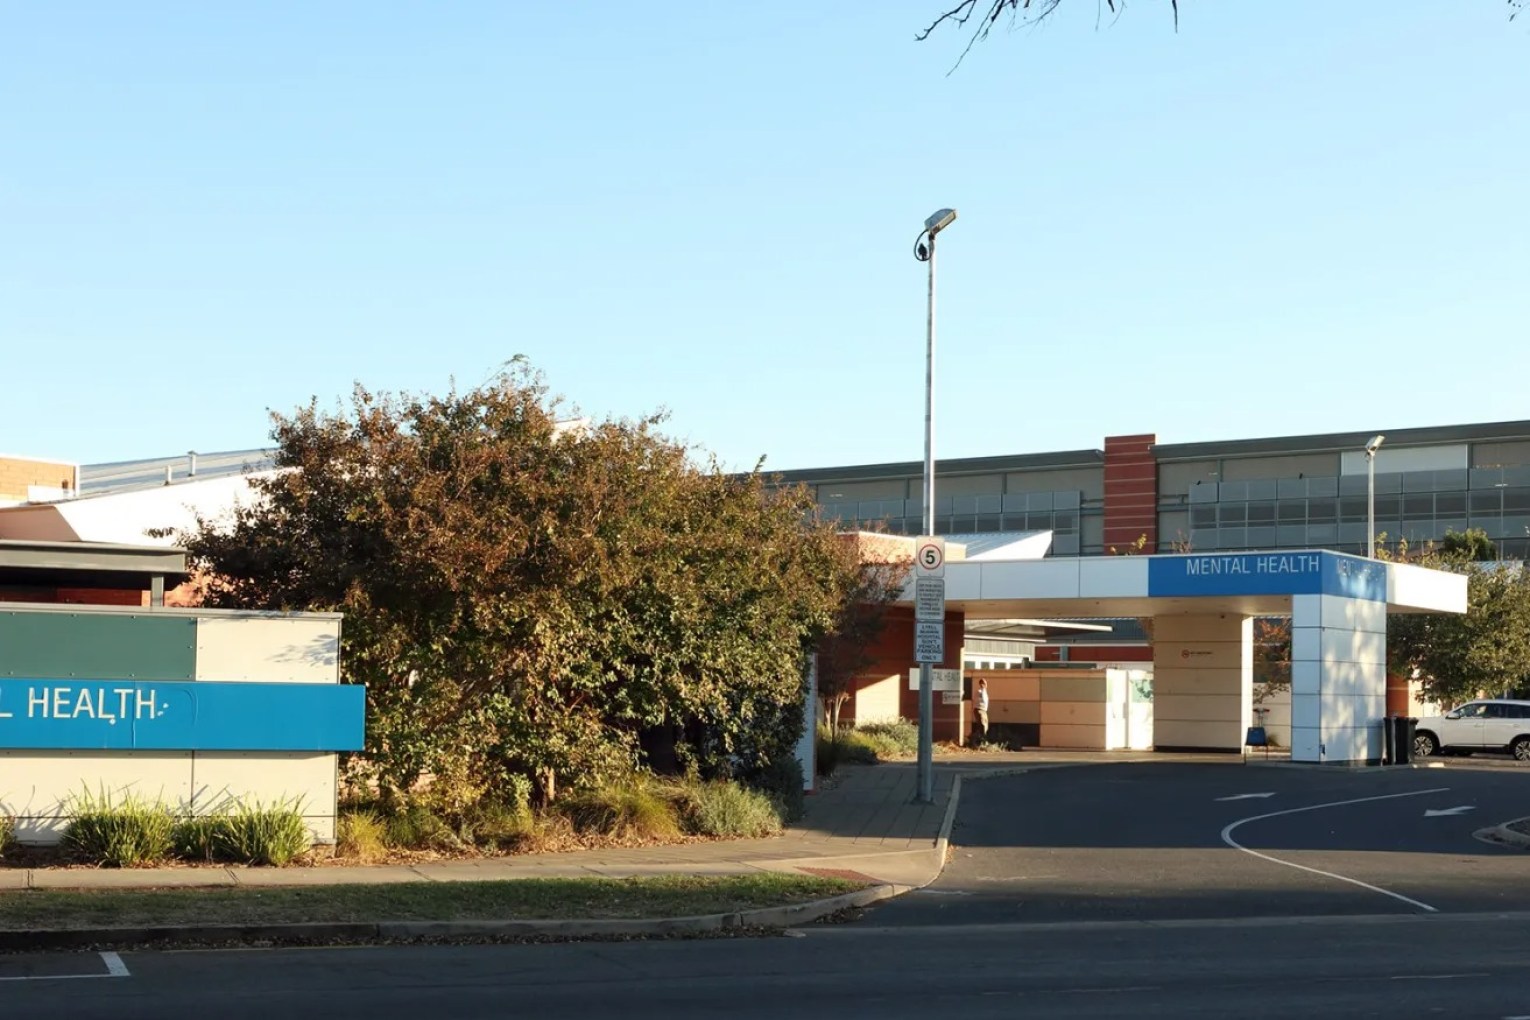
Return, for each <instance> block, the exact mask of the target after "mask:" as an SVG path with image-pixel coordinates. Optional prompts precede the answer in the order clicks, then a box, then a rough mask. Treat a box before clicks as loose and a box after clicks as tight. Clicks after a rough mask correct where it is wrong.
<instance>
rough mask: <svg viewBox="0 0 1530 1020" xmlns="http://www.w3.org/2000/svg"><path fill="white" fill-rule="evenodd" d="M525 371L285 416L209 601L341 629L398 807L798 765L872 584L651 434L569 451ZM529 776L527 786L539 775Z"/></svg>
mask: <svg viewBox="0 0 1530 1020" xmlns="http://www.w3.org/2000/svg"><path fill="white" fill-rule="evenodd" d="M558 408H559V405H558V402H557V401H556V400H555V399H552V398H550V397H549V396H548V393H547V390H546V388H545V386H544V385H543V383H542V381H541V379H540V377H539V376H537V375H536V374H535V373H533V372H532V371H530V370H529V369H528V368H526V367H525V365H524V363H522V362H519V361H517V362H514V363H512V367H511V368H510V370H509V371H507V372H506V373H505V374H503V375H501V376H500V377H499V378H498V379H497V380H495V381H494V382H492V383H489V384H486V385H484V386H481V387H479V388H477V389H474V390H471V391H469V392H467V393H457V392H452V393H449V394H448V395H446V396H414V395H379V394H373V393H371V392H368V391H367V390H365V389H363V388H360V387H358V388H357V389H356V390H355V393H354V395H353V398H352V401H351V405H350V407H349V408H348V409H344V410H337V411H336V412H333V413H329V412H322V411H320V410H319V409H318V407H317V406H316V405H310V406H308V407H306V408H303V409H301V410H299V411H297V412H296V413H295V414H293V415H291V416H282V415H276V416H274V423H275V424H274V429H273V438H274V439H275V440H276V447H277V452H276V457H275V460H276V466H277V467H278V468H280V469H281V470H280V471H279V472H278V473H277V474H275V475H274V476H273V477H271V478H269V479H265V480H256V481H255V482H253V483H252V484H253V485H254V488H255V490H256V492H257V494H258V499H257V501H256V502H255V503H254V505H251V506H246V507H242V508H240V509H238V510H237V511H236V512H235V513H234V514H233V516H232V518H231V519H228V520H222V521H200V522H198V527H197V529H196V531H195V533H194V534H191V535H189V536H187V537H186V544H187V546H188V548H189V551H190V552H191V554H192V557H193V558H194V560H195V561H196V562H197V563H199V564H200V565H201V566H202V567H203V568H205V570H206V573H207V577H208V579H209V580H208V592H207V602H208V604H210V605H214V606H224V607H237V608H261V609H288V610H335V611H340V612H343V613H345V623H344V628H343V634H344V637H343V646H342V652H343V658H342V663H343V667H344V671H345V679H346V680H347V681H348V682H352V683H364V684H366V685H367V688H368V727H367V731H368V732H367V751H368V753H367V754H366V755H365V756H364V757H363V758H362V759H361V760H360V761H359V762H358V764H359V765H360V766H361V767H362V768H363V769H365V770H366V772H367V773H368V774H369V775H370V778H372V779H374V780H375V781H376V782H377V783H378V786H379V788H380V789H381V790H382V791H383V793H384V795H385V796H387V795H393V796H396V795H398V794H399V793H400V792H402V791H405V790H408V789H410V788H411V787H412V786H413V785H414V784H415V783H416V782H417V781H418V780H419V779H420V778H421V776H423V775H425V774H427V773H428V774H430V775H432V776H434V777H436V780H437V782H438V783H440V782H449V783H451V784H454V785H455V786H457V787H459V788H460V797H461V799H462V800H464V801H471V800H472V799H475V798H476V797H478V796H481V795H482V794H483V793H484V792H485V791H489V790H494V789H503V788H507V787H509V786H510V785H511V784H513V783H515V782H517V780H516V778H515V777H527V778H530V779H531V780H532V781H533V782H534V783H535V785H536V789H537V791H538V792H539V794H540V796H541V798H542V799H543V800H544V801H545V800H551V799H552V798H553V797H555V796H556V795H557V793H558V791H559V789H560V787H562V786H564V785H567V784H569V783H573V784H576V785H579V784H587V783H596V782H600V781H602V780H604V779H608V778H611V777H614V776H617V775H619V774H621V773H623V772H625V771H627V770H630V769H632V768H633V767H635V766H638V765H642V764H645V763H648V762H649V761H651V760H653V756H654V755H655V754H657V753H658V751H659V750H661V749H663V748H666V747H667V748H669V749H670V751H671V752H672V753H671V757H672V758H674V759H676V761H675V764H677V765H679V766H687V767H694V768H695V769H697V770H698V771H700V772H701V773H703V774H705V775H717V774H721V773H724V772H729V771H736V772H742V773H745V774H758V773H759V772H761V771H768V769H769V768H770V766H771V765H772V764H773V763H774V762H775V761H777V760H779V759H782V758H783V757H787V756H790V755H791V754H792V753H793V748H794V745H795V742H796V740H797V737H798V736H799V734H800V733H801V731H802V726H803V723H804V720H803V705H802V698H803V689H804V687H803V684H804V677H803V672H802V669H803V664H804V662H805V661H806V655H807V653H808V651H809V650H810V649H812V648H813V647H814V646H815V645H816V644H817V642H818V641H819V639H820V638H821V637H822V636H823V635H825V634H826V633H828V632H830V631H831V630H832V629H833V628H834V627H835V626H836V623H837V621H839V620H840V619H841V618H842V616H843V614H844V611H845V606H846V603H847V601H848V600H849V599H851V598H852V597H853V596H854V595H855V594H857V593H858V592H859V591H860V590H861V588H860V586H861V584H862V579H861V577H860V574H859V572H858V570H857V569H856V564H855V563H854V562H853V560H852V559H850V558H848V557H847V556H846V554H845V550H844V543H843V542H842V541H841V540H840V539H839V537H838V536H836V535H835V533H834V531H833V528H832V527H831V526H830V525H828V524H825V523H823V522H821V521H819V520H818V518H817V517H816V514H815V512H814V507H813V500H812V499H811V497H810V496H809V495H808V494H807V493H806V492H805V491H804V490H802V489H801V488H777V487H775V486H772V485H771V484H769V483H768V481H767V480H766V479H765V478H763V477H762V476H761V475H760V474H759V473H758V471H756V472H755V473H752V474H749V475H745V476H733V475H727V474H724V473H722V472H721V471H719V470H718V469H717V466H716V465H715V463H714V464H710V465H709V466H708V467H707V468H705V469H702V468H698V467H696V466H694V465H693V463H692V462H691V458H690V454H691V451H689V450H688V449H687V448H685V447H683V446H681V445H678V444H676V443H674V442H672V441H670V440H668V439H666V438H664V437H663V436H662V435H660V434H659V433H658V432H657V426H658V425H659V423H660V419H658V418H647V419H643V420H639V421H635V422H629V421H605V422H600V423H594V424H590V425H588V426H587V427H584V428H582V429H578V430H572V431H571V430H567V429H565V428H564V427H563V426H562V425H561V424H560V420H559V417H558ZM521 781H524V780H521Z"/></svg>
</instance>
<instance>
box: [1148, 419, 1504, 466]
mask: <svg viewBox="0 0 1530 1020" xmlns="http://www.w3.org/2000/svg"><path fill="white" fill-rule="evenodd" d="M1378 432H1379V433H1382V434H1383V435H1385V436H1386V437H1387V446H1389V447H1397V446H1433V445H1440V444H1449V443H1481V442H1489V441H1492V440H1504V439H1509V440H1514V439H1530V421H1505V422H1486V423H1483V424H1478V425H1435V426H1429V427H1427V428H1415V429H1365V430H1364V431H1361V432H1325V433H1321V434H1319V435H1311V436H1278V437H1275V438H1272V439H1234V440H1224V441H1219V442H1206V443H1158V444H1155V445H1154V446H1153V454H1154V456H1155V457H1157V458H1158V460H1159V461H1175V460H1203V459H1206V458H1208V457H1248V456H1269V455H1272V454H1286V453H1330V452H1334V451H1343V450H1358V449H1361V448H1362V447H1364V446H1365V444H1366V443H1367V442H1368V441H1369V440H1370V439H1371V437H1372V436H1374V435H1376V434H1377V433H1378Z"/></svg>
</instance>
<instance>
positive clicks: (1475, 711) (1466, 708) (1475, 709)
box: [1456, 701, 1487, 719]
mask: <svg viewBox="0 0 1530 1020" xmlns="http://www.w3.org/2000/svg"><path fill="white" fill-rule="evenodd" d="M1456 711H1457V713H1459V714H1460V716H1461V718H1462V719H1481V718H1482V717H1483V713H1484V712H1486V711H1487V706H1486V705H1484V704H1483V703H1482V702H1480V701H1476V702H1473V703H1472V704H1470V705H1462V706H1461V707H1460V708H1458V709H1456Z"/></svg>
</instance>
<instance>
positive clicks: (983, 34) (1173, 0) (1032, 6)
mask: <svg viewBox="0 0 1530 1020" xmlns="http://www.w3.org/2000/svg"><path fill="white" fill-rule="evenodd" d="M983 2H984V3H986V4H987V5H988V6H987V9H986V10H984V9H982V8H980V6H979V0H962V2H961V3H959V4H957V5H956V6H955V7H952V8H951V9H950V10H948V11H945V12H944V13H942V14H941V15H940V16H939V17H937V18H936V19H935V20H934V21H932V22H930V24H929V27H927V28H926V29H925V30H924V31H922V32H919V33H918V34H916V35H915V36H914V39H915V40H916V41H918V42H923V41H924V40H926V39H928V38H929V37H930V35H931V34H932V33H933V32H934V31H935V30H936V29H938V28H940V26H942V25H946V24H949V25H954V26H956V27H957V28H958V29H960V28H963V27H965V26H966V24H967V23H968V22H969V21H971V20H972V18H973V16H974V15H979V16H978V21H977V27H976V28H975V29H974V30H973V32H972V36H971V37H970V38H969V39H968V40H967V45H966V47H965V48H963V49H962V54H961V56H960V57H958V58H957V60H956V63H957V66H960V65H961V62H962V61H963V60H964V59H966V56H967V54H968V52H970V51H971V49H972V47H973V46H974V45H976V44H977V43H978V42H979V41H981V40H983V39H986V38H988V33H989V32H991V31H992V30H993V26H994V25H996V24H998V21H999V19H1000V18H1001V17H1003V16H1004V14H1005V12H1008V13H1009V17H1010V24H1011V26H1013V25H1015V24H1017V23H1020V22H1024V23H1025V24H1029V25H1035V24H1039V23H1040V22H1041V21H1043V20H1044V19H1045V18H1046V17H1047V15H1049V14H1051V13H1052V12H1053V11H1055V10H1057V8H1058V7H1059V6H1061V4H1062V2H1063V0H983ZM1525 2H1526V0H1509V4H1510V5H1511V6H1513V7H1515V8H1519V7H1521V6H1523V4H1524V3H1525ZM1104 6H1105V7H1108V8H1109V9H1110V13H1111V14H1112V15H1117V16H1119V15H1120V14H1121V12H1122V11H1124V10H1126V0H1104ZM1169 8H1170V9H1171V10H1172V11H1173V14H1174V31H1176V32H1178V31H1179V0H1169ZM980 12H981V13H980ZM1511 17H1512V15H1511ZM1096 27H1098V21H1096ZM952 70H955V68H952Z"/></svg>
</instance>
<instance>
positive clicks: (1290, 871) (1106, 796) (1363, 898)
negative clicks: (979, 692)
mask: <svg viewBox="0 0 1530 1020" xmlns="http://www.w3.org/2000/svg"><path fill="white" fill-rule="evenodd" d="M1431 811H1433V812H1454V813H1445V814H1434V815H1431V814H1429V812H1431ZM1526 815H1530V772H1526V771H1525V770H1522V769H1512V768H1511V769H1504V770H1487V769H1480V768H1461V769H1458V768H1419V769H1397V770H1391V769H1387V770H1380V769H1364V770H1331V771H1330V770H1324V769H1292V768H1269V767H1261V766H1244V765H1241V764H1238V763H1237V762H1236V761H1234V762H1233V763H1230V764H1229V763H1212V762H1208V763H1205V764H1178V763H1161V764H1160V763H1143V764H1125V765H1104V766H1094V767H1089V768H1062V769H1053V770H1045V771H1038V772H1033V773H1030V774H1027V775H1023V776H1015V777H1007V778H1002V779H989V780H982V781H978V782H973V783H967V784H964V786H963V788H962V799H961V810H960V812H959V814H958V817H957V824H956V827H955V828H954V830H953V832H952V836H951V840H952V844H953V852H952V858H951V862H950V864H949V865H948V867H947V868H946V871H945V872H944V874H943V875H942V876H941V878H940V879H939V881H937V882H936V883H935V884H934V885H933V886H931V887H930V888H929V889H927V890H924V891H922V892H920V893H916V894H914V895H912V896H909V897H905V898H903V899H900V900H895V901H892V902H890V903H888V904H887V905H886V906H883V907H879V908H877V909H876V910H875V911H874V912H873V913H872V914H871V916H870V919H869V923H875V924H878V925H950V924H978V923H1013V922H1034V923H1052V922H1072V921H1100V920H1164V919H1192V918H1200V919H1216V918H1249V917H1317V916H1330V915H1360V914H1386V913H1396V914H1419V913H1431V912H1441V913H1454V912H1461V911H1468V912H1472V911H1506V910H1507V911H1514V910H1526V911H1530V853H1526V852H1525V851H1522V850H1515V849H1509V848H1504V847H1498V846H1494V845H1490V844H1486V843H1483V842H1481V841H1479V840H1477V839H1474V838H1473V835H1472V834H1473V832H1474V831H1476V830H1478V829H1480V828H1482V827H1484V826H1487V825H1490V824H1495V823H1498V822H1502V821H1506V820H1508V819H1511V818H1518V817H1523V816H1526ZM1261 816H1269V817H1261ZM1233 844H1237V845H1238V846H1241V847H1243V848H1245V849H1243V850H1240V849H1238V848H1237V847H1235V846H1234V845H1233ZM1248 851H1252V853H1251V852H1248ZM1256 854H1257V855H1259V856H1256ZM1293 865H1294V866H1293ZM1526 1012H1527V1013H1530V1009H1527V1010H1526Z"/></svg>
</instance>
